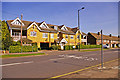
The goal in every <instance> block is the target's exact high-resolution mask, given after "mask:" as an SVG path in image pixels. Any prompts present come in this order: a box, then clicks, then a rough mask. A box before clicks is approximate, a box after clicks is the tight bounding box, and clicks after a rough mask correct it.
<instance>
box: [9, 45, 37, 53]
mask: <svg viewBox="0 0 120 80" xmlns="http://www.w3.org/2000/svg"><path fill="white" fill-rule="evenodd" d="M37 51H38V48H37V46H10V47H9V53H21V52H37Z"/></svg>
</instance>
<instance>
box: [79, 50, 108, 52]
mask: <svg viewBox="0 0 120 80" xmlns="http://www.w3.org/2000/svg"><path fill="white" fill-rule="evenodd" d="M100 50H101V49H89V50H80V51H81V52H87V51H100ZM103 50H108V49H103Z"/></svg>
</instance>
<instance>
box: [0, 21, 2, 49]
mask: <svg viewBox="0 0 120 80" xmlns="http://www.w3.org/2000/svg"><path fill="white" fill-rule="evenodd" d="M1 49H2V21H1V20H0V50H1Z"/></svg>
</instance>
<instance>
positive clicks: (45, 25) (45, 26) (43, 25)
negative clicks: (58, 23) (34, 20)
mask: <svg viewBox="0 0 120 80" xmlns="http://www.w3.org/2000/svg"><path fill="white" fill-rule="evenodd" d="M40 27H41V28H49V27H48V26H47V24H46V23H45V22H42V24H41V25H40Z"/></svg>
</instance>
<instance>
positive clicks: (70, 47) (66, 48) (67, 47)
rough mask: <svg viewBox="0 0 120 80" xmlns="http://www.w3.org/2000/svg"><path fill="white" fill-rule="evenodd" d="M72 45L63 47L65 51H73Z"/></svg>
mask: <svg viewBox="0 0 120 80" xmlns="http://www.w3.org/2000/svg"><path fill="white" fill-rule="evenodd" d="M73 46H74V45H65V50H73V49H74V48H73Z"/></svg>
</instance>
